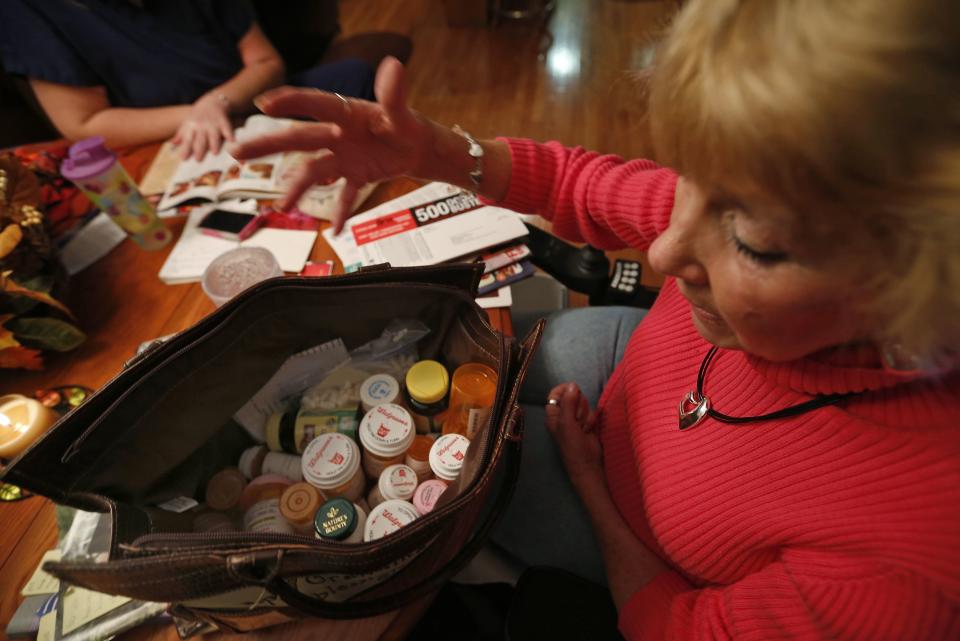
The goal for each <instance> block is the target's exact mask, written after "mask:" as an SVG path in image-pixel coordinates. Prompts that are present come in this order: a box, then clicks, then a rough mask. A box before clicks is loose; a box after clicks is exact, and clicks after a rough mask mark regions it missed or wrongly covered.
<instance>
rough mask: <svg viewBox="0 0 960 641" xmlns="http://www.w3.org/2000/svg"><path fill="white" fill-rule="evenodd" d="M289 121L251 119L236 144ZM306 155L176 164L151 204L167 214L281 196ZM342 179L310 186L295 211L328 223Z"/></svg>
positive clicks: (363, 193)
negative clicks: (156, 201) (185, 208)
mask: <svg viewBox="0 0 960 641" xmlns="http://www.w3.org/2000/svg"><path fill="white" fill-rule="evenodd" d="M294 123H295V121H293V120H285V119H279V118H271V117H269V116H263V115H259V114H258V115H253V116H250V117H249V118H247V120H246V122H245V123H244V124H243V126H242V127H240V128H238V129H237V130H236V131H235V132H234V135H235V137H236V139H237V140H238V141H244V140H249V139H251V138H255V137H257V136H262V135H263V134H266V133H270V132H274V131H278V130H281V129H285V128H287V127H290V126H292V125H293V124H294ZM311 155H312V154H305V153H286V154H272V155H269V156H263V157H262V158H256V159H253V160H247V161H238V160H235V159H234V158H233V157H232V156H230V154H228V153H227V152H226V150H223V149H221V151H220V153H217V154H207V155H206V157H205V158H204V159H203V160H199V161H197V160H193V159H192V158H190V159H187V160H184V161H182V162H180V164H179V166H178V167H177V169H176V171H174V173H173V175H172V176H171V178H170V181H169V183H168V184H167V188H166V190H165V191H164V193H163V197H162V198H161V199H160V203H159V204H158V205H157V209H159V210H167V209H171V208H173V207H178V206H180V205H183V204H187V203H202V202H219V201H223V200H229V199H234V198H256V199H272V198H279V197H280V196H282V195H283V194H284V192H286V190H287V187H288V186H289V183H290V180H291V179H292V175H293V172H294V170H295V169H296V167H297V165H299V164H300V163H301V162H303V161H304V160H306V159H308V158H309V157H310V156H311ZM343 182H344V181H343V179H340V180H338V181H336V182H334V183H333V184H331V185H316V186H314V187H312V188H310V189H309V190H307V193H306V194H304V196H303V198H302V199H301V200H300V203H299V204H298V207H299V209H300V210H301V211H303V212H304V213H307V214H310V215H311V216H315V217H317V218H326V219H329V217H330V215H331V214H332V212H333V208H334V207H335V205H336V202H337V198H339V196H340V192H341V190H342V189H343ZM373 187H374V185H367V186H366V187H365V188H364V189H361V190H360V193H359V194H358V195H357V199H356V202H354V208H356V206H357V205H359V204H360V203H361V202H363V200H364V199H365V198H366V197H367V196H368V195H369V194H370V192H371V191H372V190H373Z"/></svg>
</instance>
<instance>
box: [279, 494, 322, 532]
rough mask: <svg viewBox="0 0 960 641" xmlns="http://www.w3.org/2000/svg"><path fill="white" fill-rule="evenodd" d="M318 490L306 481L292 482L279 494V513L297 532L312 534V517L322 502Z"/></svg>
mask: <svg viewBox="0 0 960 641" xmlns="http://www.w3.org/2000/svg"><path fill="white" fill-rule="evenodd" d="M323 501H324V498H323V497H322V496H321V495H320V490H318V489H317V488H315V487H313V486H312V485H310V484H309V483H307V482H304V481H301V482H299V483H294V484H293V485H291V486H290V487H288V488H287V489H285V490H284V491H283V494H282V495H281V496H280V513H281V514H283V518H285V519H287V523H289V524H290V525H291V526H292V527H293V530H294V532H296V533H297V534H304V535H307V536H309V535H311V534H313V517H314V516H316V514H317V510H319V509H320V506H321V505H322V504H323Z"/></svg>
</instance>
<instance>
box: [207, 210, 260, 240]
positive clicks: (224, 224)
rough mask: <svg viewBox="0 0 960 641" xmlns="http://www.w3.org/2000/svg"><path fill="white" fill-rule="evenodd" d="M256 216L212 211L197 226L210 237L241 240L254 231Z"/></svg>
mask: <svg viewBox="0 0 960 641" xmlns="http://www.w3.org/2000/svg"><path fill="white" fill-rule="evenodd" d="M257 218H259V216H258V215H257V214H251V213H242V212H236V211H225V210H223V209H214V210H213V211H211V212H210V213H209V214H207V215H206V216H204V217H203V219H202V220H201V221H200V222H199V223H198V224H197V227H199V228H200V231H201V232H203V233H204V234H208V235H210V236H216V237H218V238H227V239H229V240H243V239H244V238H246V237H247V236H249V235H250V234H251V233H253V231H254V230H255V229H256V226H257Z"/></svg>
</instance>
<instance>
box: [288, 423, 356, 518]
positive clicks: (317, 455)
mask: <svg viewBox="0 0 960 641" xmlns="http://www.w3.org/2000/svg"><path fill="white" fill-rule="evenodd" d="M302 471H303V478H304V480H305V481H306V482H307V483H309V484H310V485H312V486H313V487H315V488H317V489H318V490H320V493H321V494H322V495H323V496H324V497H325V498H327V499H332V498H336V497H340V496H342V497H343V498H345V499H347V500H350V501H354V502H356V501H357V500H358V499H360V498H361V497H362V496H363V490H364V483H365V481H364V478H363V471H362V470H361V469H360V448H359V447H357V444H356V443H354V442H353V439H351V438H350V437H348V436H344V435H343V434H333V433H331V434H321V435H320V436H318V437H317V438H315V439H313V440H312V441H310V445H308V446H307V449H306V450H304V451H303V461H302Z"/></svg>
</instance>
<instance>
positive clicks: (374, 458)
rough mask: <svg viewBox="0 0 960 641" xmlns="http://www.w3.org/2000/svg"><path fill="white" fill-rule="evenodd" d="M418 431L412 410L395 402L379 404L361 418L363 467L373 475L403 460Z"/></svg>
mask: <svg viewBox="0 0 960 641" xmlns="http://www.w3.org/2000/svg"><path fill="white" fill-rule="evenodd" d="M415 435H416V431H415V430H414V427H413V419H412V418H410V413H409V412H407V410H405V409H403V408H402V407H400V406H399V405H396V404H394V403H384V404H383V405H377V406H376V407H374V408H373V409H371V410H370V411H369V412H367V413H366V415H365V416H364V417H363V420H362V421H360V444H361V445H363V469H364V471H366V473H367V476H369V477H370V478H371V479H374V480H376V479H379V478H380V474H381V473H383V470H384V469H386V468H387V467H389V466H391V465H395V464H397V463H403V461H404V459H405V458H406V455H407V450H408V449H409V448H410V444H411V443H413V437H414V436H415Z"/></svg>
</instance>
